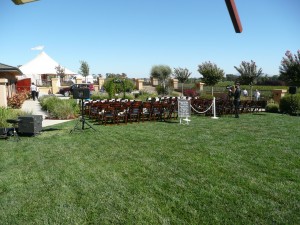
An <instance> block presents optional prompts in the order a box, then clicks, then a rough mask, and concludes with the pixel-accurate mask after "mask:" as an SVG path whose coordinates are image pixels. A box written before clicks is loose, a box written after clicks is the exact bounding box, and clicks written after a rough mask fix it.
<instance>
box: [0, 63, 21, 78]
mask: <svg viewBox="0 0 300 225" xmlns="http://www.w3.org/2000/svg"><path fill="white" fill-rule="evenodd" d="M0 72H2V73H3V72H5V73H12V74H13V75H22V74H23V73H22V71H21V70H20V69H19V68H18V67H13V66H9V65H6V64H3V63H0Z"/></svg>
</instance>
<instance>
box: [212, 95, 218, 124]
mask: <svg viewBox="0 0 300 225" xmlns="http://www.w3.org/2000/svg"><path fill="white" fill-rule="evenodd" d="M213 113H214V116H213V117H211V118H212V119H219V117H217V116H216V98H215V97H214V99H213Z"/></svg>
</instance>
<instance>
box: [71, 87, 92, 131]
mask: <svg viewBox="0 0 300 225" xmlns="http://www.w3.org/2000/svg"><path fill="white" fill-rule="evenodd" d="M73 98H74V99H79V100H80V103H79V104H80V111H81V116H80V117H79V119H78V121H77V123H76V124H75V126H74V128H73V129H72V130H71V131H70V133H72V132H73V131H75V130H84V129H85V128H84V125H87V126H88V128H92V129H93V130H94V131H96V130H95V129H94V128H93V127H92V125H91V124H89V123H88V122H87V121H86V120H85V118H84V100H85V99H88V98H90V90H89V89H88V88H75V89H74V90H73ZM80 124H81V127H80Z"/></svg>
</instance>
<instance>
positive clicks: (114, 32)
mask: <svg viewBox="0 0 300 225" xmlns="http://www.w3.org/2000/svg"><path fill="white" fill-rule="evenodd" d="M235 3H236V6H237V9H238V12H239V15H240V19H241V22H242V26H243V32H242V33H240V34H237V33H235V31H234V28H233V25H232V22H231V19H230V16H229V13H228V11H227V7H226V4H225V1H224V0H172V1H171V0H109V1H107V0H89V1H86V0H73V1H71V0H40V1H38V2H34V3H29V4H25V5H19V6H17V5H15V4H13V2H12V1H11V0H2V1H1V2H0V27H1V34H0V62H1V63H4V64H8V65H12V66H17V65H22V64H25V63H27V62H28V61H30V60H31V59H33V58H34V57H35V56H36V55H37V54H38V53H39V51H33V50H31V48H33V47H35V46H39V45H43V46H45V49H44V50H45V52H46V53H47V54H48V55H49V56H50V57H52V58H53V59H54V60H56V61H57V62H58V63H60V64H61V65H62V66H64V67H66V68H68V69H70V70H73V71H74V72H78V70H79V67H80V61H81V60H84V61H86V62H87V63H88V64H89V66H90V73H91V74H103V75H105V73H126V74H127V75H128V77H130V78H139V77H149V74H150V70H151V68H152V66H153V65H160V64H164V65H168V66H170V67H171V68H175V67H176V68H177V67H186V68H188V69H189V70H190V71H191V72H192V77H200V74H199V73H198V72H197V68H198V65H199V64H201V63H203V62H205V61H211V62H213V63H216V64H217V65H218V66H219V67H220V68H221V69H223V70H224V71H225V73H226V74H237V71H236V70H235V69H234V66H239V65H240V64H241V62H242V61H250V60H254V61H255V62H256V64H257V66H258V67H261V68H262V69H263V73H265V74H268V75H275V74H278V73H279V72H278V68H279V66H280V62H281V59H282V57H283V56H284V54H285V52H286V50H290V51H292V53H296V51H297V50H298V49H300V38H299V37H300V29H299V27H300V22H299V21H300V13H299V11H300V1H299V0H235Z"/></svg>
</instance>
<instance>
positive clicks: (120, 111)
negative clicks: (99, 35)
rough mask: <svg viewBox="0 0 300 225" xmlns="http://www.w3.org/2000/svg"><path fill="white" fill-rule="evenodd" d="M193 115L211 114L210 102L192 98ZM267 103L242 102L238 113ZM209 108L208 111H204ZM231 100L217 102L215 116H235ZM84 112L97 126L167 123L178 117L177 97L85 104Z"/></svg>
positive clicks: (250, 110) (253, 109)
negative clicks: (149, 122) (153, 122)
mask: <svg viewBox="0 0 300 225" xmlns="http://www.w3.org/2000/svg"><path fill="white" fill-rule="evenodd" d="M189 100H190V101H191V106H192V113H194V114H198V112H199V111H200V112H204V111H205V113H204V115H207V116H209V115H212V114H213V111H212V107H211V108H210V106H211V104H212V100H207V99H200V98H193V99H189ZM266 104H267V102H266V101H264V100H261V101H253V100H252V101H251V100H244V101H241V103H240V108H239V110H240V113H249V112H259V111H261V110H262V109H264V108H265V107H266ZM207 109H209V110H207ZM234 110H235V109H234V105H233V101H232V100H230V99H216V114H217V115H218V116H222V115H228V114H229V115H230V114H234ZM84 113H85V115H86V116H88V117H89V118H90V119H92V120H96V121H97V122H98V123H99V124H104V125H106V124H107V123H112V124H120V123H125V124H127V122H140V121H142V122H144V121H158V120H159V121H166V120H170V119H177V118H178V104H177V98H176V99H175V98H165V99H160V100H159V101H153V100H151V101H145V102H142V101H90V102H85V107H84Z"/></svg>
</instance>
